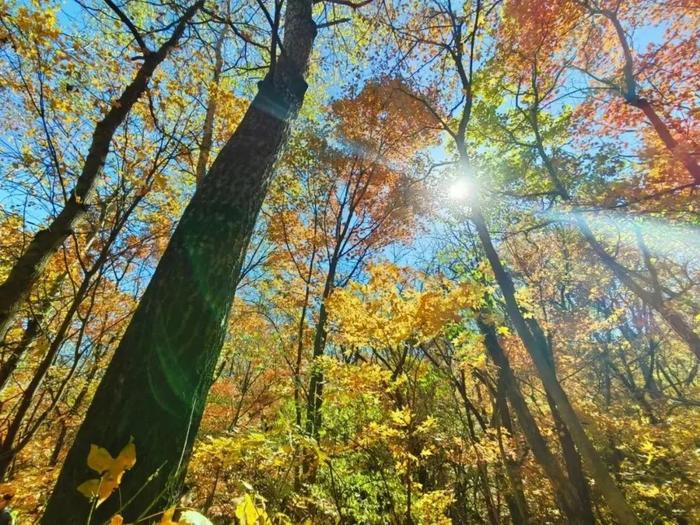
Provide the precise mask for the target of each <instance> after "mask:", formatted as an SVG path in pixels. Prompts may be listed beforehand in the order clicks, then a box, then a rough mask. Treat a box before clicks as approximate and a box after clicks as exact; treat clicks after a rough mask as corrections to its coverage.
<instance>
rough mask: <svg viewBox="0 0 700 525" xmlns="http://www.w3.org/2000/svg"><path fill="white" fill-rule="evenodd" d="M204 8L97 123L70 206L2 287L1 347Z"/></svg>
mask: <svg viewBox="0 0 700 525" xmlns="http://www.w3.org/2000/svg"><path fill="white" fill-rule="evenodd" d="M203 4H204V0H200V1H199V2H198V3H197V4H195V5H194V6H192V7H191V8H189V9H188V10H187V11H186V12H185V14H184V15H183V16H182V18H181V19H180V21H179V23H178V25H177V26H176V28H175V30H174V31H173V33H172V35H171V36H170V38H169V39H168V40H167V41H166V42H165V43H164V44H163V45H162V46H161V47H160V48H159V49H158V50H157V51H153V52H150V53H147V54H146V56H145V57H144V60H143V64H141V67H140V68H139V70H138V72H137V73H136V77H135V78H134V80H132V81H131V83H130V84H129V85H128V86H127V87H126V88H125V89H124V91H123V92H122V94H121V96H120V97H119V99H117V100H116V101H114V103H113V104H112V106H111V108H110V109H109V111H108V112H107V114H106V115H105V117H104V118H103V119H102V120H101V121H100V122H98V123H97V125H96V126H95V130H94V131H93V134H92V142H91V143H90V149H89V150H88V154H87V157H86V158H85V162H84V164H83V168H82V171H81V173H80V176H79V177H78V179H77V181H76V184H75V187H74V188H73V191H72V192H71V194H70V197H69V198H68V200H67V202H66V204H65V206H64V207H63V209H62V210H61V211H60V212H59V214H58V215H57V216H56V217H55V218H54V219H53V220H52V221H51V223H50V224H49V225H48V226H47V227H46V228H45V229H43V230H40V231H38V232H37V233H36V234H35V235H34V237H33V238H32V240H31V241H30V243H29V245H28V246H27V249H26V250H25V252H24V253H23V254H22V255H21V256H20V258H19V259H18V260H17V262H16V263H15V264H14V265H13V267H12V269H11V270H10V273H9V275H8V276H7V279H6V280H5V282H4V283H3V284H2V285H0V342H1V341H3V340H4V339H5V336H6V334H7V331H8V330H9V329H10V327H11V326H12V323H13V322H14V320H15V317H16V316H17V312H18V310H19V307H20V305H21V304H22V303H23V302H24V301H25V300H26V298H27V297H28V296H29V293H30V292H31V290H32V287H33V286H34V284H35V283H36V281H37V280H38V279H39V277H40V276H41V275H42V273H43V271H44V268H45V267H46V264H47V263H48V261H49V259H50V258H51V256H53V254H55V253H56V251H58V249H59V248H60V247H61V245H63V243H64V241H65V240H66V239H67V238H68V236H69V235H70V234H71V233H72V232H73V229H74V228H75V226H76V225H77V224H78V222H79V221H80V220H81V219H82V218H83V217H84V216H85V214H86V213H87V211H88V206H89V204H90V201H91V200H92V197H93V195H94V193H95V186H96V181H97V176H98V174H99V173H100V171H101V170H102V167H103V166H104V163H105V159H106V158H107V154H108V153H109V147H110V144H111V142H112V137H113V136H114V133H115V132H116V130H117V128H118V127H119V126H120V125H121V123H122V122H123V121H124V119H125V118H126V116H127V115H128V114H129V112H130V111H131V108H132V107H133V106H134V104H136V102H137V101H138V99H139V98H140V97H141V95H142V94H143V93H144V92H145V91H146V89H147V86H148V82H149V80H150V79H151V77H152V76H153V73H154V72H155V70H156V68H157V67H158V66H159V65H160V64H161V62H163V60H165V58H166V57H167V56H168V53H169V52H170V51H171V50H172V49H173V48H174V47H175V46H177V44H178V42H179V40H180V37H181V36H182V34H183V33H184V31H185V27H186V26H187V23H188V22H189V21H190V20H191V19H192V17H193V16H194V15H195V13H196V12H197V10H199V8H200V7H201V6H202V5H203Z"/></svg>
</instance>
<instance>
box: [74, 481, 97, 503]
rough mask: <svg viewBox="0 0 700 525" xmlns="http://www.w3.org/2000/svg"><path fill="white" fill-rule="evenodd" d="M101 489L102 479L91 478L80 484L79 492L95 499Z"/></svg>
mask: <svg viewBox="0 0 700 525" xmlns="http://www.w3.org/2000/svg"><path fill="white" fill-rule="evenodd" d="M99 490H100V480H99V479H89V480H87V481H86V482H84V483H81V484H80V485H78V492H80V493H81V494H82V495H83V496H85V497H86V498H87V499H89V500H93V499H95V498H96V497H97V493H98V492H99Z"/></svg>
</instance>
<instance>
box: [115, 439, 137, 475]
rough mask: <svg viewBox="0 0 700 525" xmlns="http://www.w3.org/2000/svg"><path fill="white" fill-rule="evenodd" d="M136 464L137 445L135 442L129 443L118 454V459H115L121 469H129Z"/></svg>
mask: <svg viewBox="0 0 700 525" xmlns="http://www.w3.org/2000/svg"><path fill="white" fill-rule="evenodd" d="M135 464H136V445H134V444H133V443H129V444H128V445H127V446H125V447H124V448H123V449H122V450H121V452H120V453H119V455H118V456H117V459H116V460H115V465H116V466H118V467H119V468H120V469H121V470H129V469H130V468H131V467H133V466H134V465H135Z"/></svg>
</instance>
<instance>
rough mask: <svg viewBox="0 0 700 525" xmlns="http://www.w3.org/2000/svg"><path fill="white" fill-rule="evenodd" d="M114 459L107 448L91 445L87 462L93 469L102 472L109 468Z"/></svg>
mask: <svg viewBox="0 0 700 525" xmlns="http://www.w3.org/2000/svg"><path fill="white" fill-rule="evenodd" d="M113 461H114V460H113V459H112V456H111V455H110V453H109V452H107V451H106V450H105V449H103V448H102V447H98V446H97V445H90V453H89V454H88V457H87V464H88V467H90V468H91V469H92V470H94V471H95V472H97V473H98V474H102V473H103V472H104V471H105V470H109V468H110V467H111V466H112V462H113Z"/></svg>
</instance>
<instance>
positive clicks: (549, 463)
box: [478, 321, 590, 525]
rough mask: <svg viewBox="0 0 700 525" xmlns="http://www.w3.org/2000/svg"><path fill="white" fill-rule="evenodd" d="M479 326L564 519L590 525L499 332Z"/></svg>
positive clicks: (487, 349) (526, 437)
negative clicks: (551, 447) (531, 410)
mask: <svg viewBox="0 0 700 525" xmlns="http://www.w3.org/2000/svg"><path fill="white" fill-rule="evenodd" d="M478 324H479V330H480V331H481V333H482V334H483V335H484V343H485V346H486V351H487V352H488V354H489V357H490V358H491V359H492V360H493V362H494V363H495V364H496V366H497V367H498V369H499V376H500V378H501V381H503V385H504V388H505V390H506V394H507V396H508V400H509V401H510V404H511V407H512V408H513V412H515V416H516V418H517V420H518V424H519V425H520V428H521V429H522V431H523V434H524V435H525V439H526V440H527V443H528V445H530V448H531V449H532V453H533V455H534V456H535V459H536V460H537V462H538V463H539V464H540V466H541V467H542V469H543V470H544V472H545V475H546V476H547V477H548V478H549V481H550V483H551V485H552V491H553V492H554V498H555V500H556V501H557V505H558V506H559V508H560V509H561V511H562V512H563V514H564V516H566V519H567V522H568V523H571V524H576V525H589V523H590V522H588V521H585V519H584V518H583V516H585V515H586V514H587V511H586V509H584V508H583V502H582V501H581V500H580V498H579V495H578V491H577V490H576V487H574V486H573V484H572V483H571V482H570V481H569V478H568V477H567V476H566V474H565V473H564V471H563V470H562V468H561V467H560V465H559V462H558V461H557V458H556V457H555V456H554V454H553V453H552V452H551V450H550V448H549V445H548V444H547V442H546V440H545V439H544V437H543V436H542V433H541V432H540V429H539V427H538V426H537V422H536V421H535V418H534V417H533V416H532V413H531V412H530V409H529V408H528V406H527V403H526V402H525V399H524V398H523V396H522V393H521V392H520V388H519V387H518V383H517V380H516V378H515V375H514V374H513V370H512V369H511V367H510V363H509V362H508V358H507V357H506V355H505V353H504V352H503V349H502V348H501V345H500V343H499V342H498V337H497V335H496V330H495V329H494V327H493V326H491V325H489V324H486V323H485V322H483V321H478Z"/></svg>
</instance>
